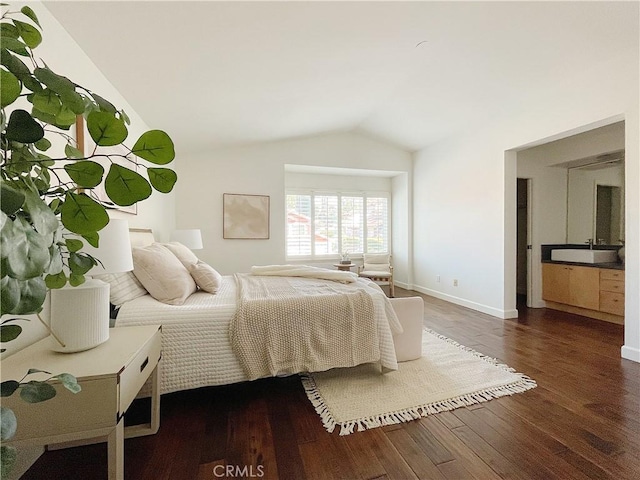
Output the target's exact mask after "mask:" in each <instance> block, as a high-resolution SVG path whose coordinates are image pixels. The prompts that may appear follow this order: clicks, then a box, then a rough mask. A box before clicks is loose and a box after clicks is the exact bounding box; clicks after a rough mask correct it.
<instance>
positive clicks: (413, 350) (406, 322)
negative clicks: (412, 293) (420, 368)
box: [389, 297, 424, 362]
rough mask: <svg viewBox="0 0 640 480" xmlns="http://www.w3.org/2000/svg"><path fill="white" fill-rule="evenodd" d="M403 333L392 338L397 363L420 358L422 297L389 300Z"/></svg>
mask: <svg viewBox="0 0 640 480" xmlns="http://www.w3.org/2000/svg"><path fill="white" fill-rule="evenodd" d="M389 301H390V302H391V305H392V306H393V309H394V310H395V312H396V315H397V316H398V320H399V321H400V325H402V329H403V332H402V333H401V334H399V335H394V336H393V342H394V345H395V349H396V357H397V359H398V361H399V362H406V361H407V360H415V359H416V358H420V357H421V356H422V329H423V323H422V322H423V319H424V301H423V300H422V297H404V298H390V299H389Z"/></svg>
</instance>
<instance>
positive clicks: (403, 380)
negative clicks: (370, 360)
mask: <svg viewBox="0 0 640 480" xmlns="http://www.w3.org/2000/svg"><path fill="white" fill-rule="evenodd" d="M422 338H423V339H422V355H423V356H422V358H419V359H417V360H412V361H410V362H403V363H400V364H399V365H400V368H399V369H398V370H397V371H394V372H390V373H386V374H384V375H382V374H380V370H379V366H377V365H372V364H367V365H361V366H358V367H354V368H341V369H334V370H329V371H326V372H320V373H313V374H305V375H301V378H302V384H303V386H304V389H305V391H306V392H307V397H308V398H309V400H310V401H311V403H312V404H313V406H314V407H315V409H316V412H318V414H319V415H320V417H321V418H322V423H323V425H324V427H325V428H326V429H327V430H328V431H329V432H333V430H334V429H335V427H336V426H339V427H340V435H348V434H350V433H353V432H354V429H356V428H357V430H358V431H363V430H366V429H369V428H375V427H381V426H383V425H392V424H395V423H401V422H408V421H410V420H415V419H418V418H420V417H424V416H427V415H431V414H434V413H438V412H444V411H448V410H453V409H455V408H460V407H464V406H467V405H473V404H476V403H481V402H486V401H488V400H492V399H494V398H498V397H502V396H505V395H513V394H515V393H522V392H525V391H527V390H529V389H532V388H535V387H536V382H535V381H533V380H532V379H530V378H529V377H527V376H526V375H523V374H521V373H516V372H515V371H514V370H513V369H512V368H509V367H508V366H506V365H503V364H501V363H499V362H498V361H497V360H496V359H493V358H489V357H486V356H484V355H483V354H481V353H478V352H476V351H475V350H472V349H471V348H468V347H465V346H463V345H460V344H459V343H456V342H454V341H453V340H451V339H449V338H447V337H444V336H442V335H439V334H437V333H435V332H434V331H432V330H428V329H425V330H424V332H423V336H422Z"/></svg>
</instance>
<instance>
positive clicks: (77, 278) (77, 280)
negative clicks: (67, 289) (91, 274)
mask: <svg viewBox="0 0 640 480" xmlns="http://www.w3.org/2000/svg"><path fill="white" fill-rule="evenodd" d="M84 281H85V278H84V275H78V274H77V273H72V274H70V275H69V285H71V286H72V287H79V286H80V285H82V284H83V283H84Z"/></svg>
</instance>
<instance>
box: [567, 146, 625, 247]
mask: <svg viewBox="0 0 640 480" xmlns="http://www.w3.org/2000/svg"><path fill="white" fill-rule="evenodd" d="M589 238H591V239H593V243H594V244H604V245H619V244H620V243H621V240H623V239H624V152H613V153H611V154H607V155H601V156H599V157H598V159H596V161H594V162H592V163H589V164H586V165H581V166H577V167H573V168H569V169H568V171H567V243H578V244H579V243H585V242H587V241H588V239H589Z"/></svg>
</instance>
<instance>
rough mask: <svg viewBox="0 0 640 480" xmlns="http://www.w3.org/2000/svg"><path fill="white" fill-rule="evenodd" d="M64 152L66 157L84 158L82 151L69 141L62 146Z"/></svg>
mask: <svg viewBox="0 0 640 480" xmlns="http://www.w3.org/2000/svg"><path fill="white" fill-rule="evenodd" d="M64 154H65V155H66V156H67V158H84V155H83V154H82V152H81V151H80V150H79V149H77V148H76V147H74V146H73V145H71V144H69V143H67V144H66V145H65V147H64Z"/></svg>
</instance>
